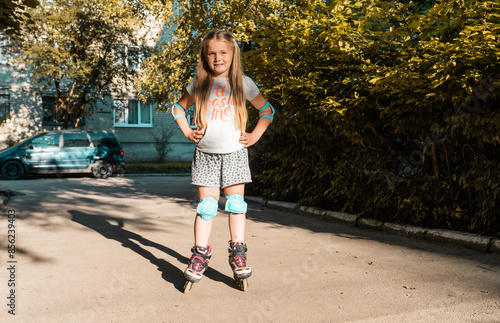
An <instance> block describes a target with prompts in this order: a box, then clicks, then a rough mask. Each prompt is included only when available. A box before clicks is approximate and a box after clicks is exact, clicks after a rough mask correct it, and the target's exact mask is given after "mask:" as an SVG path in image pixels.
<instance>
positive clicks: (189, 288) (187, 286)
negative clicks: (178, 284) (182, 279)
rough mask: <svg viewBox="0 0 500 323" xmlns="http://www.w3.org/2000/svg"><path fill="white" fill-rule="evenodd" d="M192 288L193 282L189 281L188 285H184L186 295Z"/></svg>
mask: <svg viewBox="0 0 500 323" xmlns="http://www.w3.org/2000/svg"><path fill="white" fill-rule="evenodd" d="M192 287H193V282H192V281H189V280H188V281H186V284H185V285H184V294H185V293H187V292H189V291H190V290H191V288H192Z"/></svg>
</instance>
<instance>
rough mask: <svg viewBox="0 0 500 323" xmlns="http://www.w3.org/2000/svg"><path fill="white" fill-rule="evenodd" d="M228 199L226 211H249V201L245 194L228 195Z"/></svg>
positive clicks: (236, 212)
mask: <svg viewBox="0 0 500 323" xmlns="http://www.w3.org/2000/svg"><path fill="white" fill-rule="evenodd" d="M226 199H227V201H226V212H229V213H233V214H239V213H247V203H246V202H245V201H244V200H243V196H241V195H240V194H233V195H227V196H226Z"/></svg>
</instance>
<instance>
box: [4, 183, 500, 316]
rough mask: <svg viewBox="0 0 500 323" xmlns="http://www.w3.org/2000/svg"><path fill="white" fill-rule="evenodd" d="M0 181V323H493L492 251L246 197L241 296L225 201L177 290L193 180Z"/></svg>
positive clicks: (495, 283)
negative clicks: (203, 261)
mask: <svg viewBox="0 0 500 323" xmlns="http://www.w3.org/2000/svg"><path fill="white" fill-rule="evenodd" d="M0 189H8V190H10V191H11V192H12V193H13V196H11V197H10V200H9V202H8V204H7V205H6V206H5V207H3V208H2V210H1V211H2V217H0V247H1V248H0V260H1V262H2V268H4V269H3V270H1V271H0V286H2V287H0V296H1V297H2V299H3V303H2V307H3V311H2V314H0V321H1V322H11V321H12V322H15V321H18V322H500V256H499V254H498V253H490V252H482V251H478V250H473V249H470V248H466V247H463V246H460V245H454V244H449V243H440V242H431V241H426V240H423V239H419V238H412V237H404V236H400V235H396V234H391V233H389V232H385V231H377V230H370V229H367V228H364V227H358V226H349V225H346V224H343V223H339V222H329V221H323V220H321V219H317V218H314V217H305V216H303V215H300V214H297V213H293V212H288V211H286V210H285V211H283V210H279V209H276V208H270V207H267V206H263V205H261V204H259V203H256V202H254V201H249V210H248V214H247V217H248V221H247V244H248V247H249V251H248V256H249V263H250V265H251V266H252V269H253V275H252V277H251V278H250V279H249V290H248V291H247V292H243V291H241V290H240V289H239V288H238V285H237V284H236V283H235V282H234V280H233V278H232V272H231V269H230V267H229V265H228V262H227V242H228V239H229V233H228V228H227V214H226V213H225V212H224V211H223V209H220V210H219V213H218V215H217V217H216V218H215V220H214V226H213V231H212V236H211V245H212V249H213V256H212V259H211V260H210V267H209V269H208V270H207V272H206V276H205V277H204V278H203V279H202V280H201V281H200V282H199V283H197V284H195V285H194V287H193V289H192V290H191V291H190V292H189V293H187V294H184V293H183V286H184V278H183V270H184V269H185V267H186V265H187V261H188V258H189V256H190V249H191V247H192V243H193V221H194V215H195V210H196V189H195V187H194V186H191V185H190V184H189V177H187V176H138V177H113V178H109V179H107V180H96V179H94V178H91V177H78V178H41V179H25V180H18V181H1V182H0ZM221 207H222V205H221ZM9 230H10V231H9Z"/></svg>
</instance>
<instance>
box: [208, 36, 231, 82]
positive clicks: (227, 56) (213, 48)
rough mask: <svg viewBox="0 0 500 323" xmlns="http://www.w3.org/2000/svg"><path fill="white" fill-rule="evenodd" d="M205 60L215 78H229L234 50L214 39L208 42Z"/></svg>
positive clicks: (225, 43) (223, 42)
mask: <svg viewBox="0 0 500 323" xmlns="http://www.w3.org/2000/svg"><path fill="white" fill-rule="evenodd" d="M205 59H206V60H207V63H208V67H209V68H210V69H211V70H212V73H213V76H214V77H227V76H228V75H229V68H230V67H231V64H232V63H233V50H232V49H231V46H229V44H228V43H227V42H225V41H222V40H217V39H212V40H210V41H209V42H208V46H207V55H206V58H205Z"/></svg>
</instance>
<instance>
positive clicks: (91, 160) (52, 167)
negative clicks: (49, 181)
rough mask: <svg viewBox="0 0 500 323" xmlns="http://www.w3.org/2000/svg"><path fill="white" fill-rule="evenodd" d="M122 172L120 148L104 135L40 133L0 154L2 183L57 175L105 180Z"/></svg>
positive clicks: (112, 136) (113, 137)
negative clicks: (83, 175)
mask: <svg viewBox="0 0 500 323" xmlns="http://www.w3.org/2000/svg"><path fill="white" fill-rule="evenodd" d="M124 168H125V162H124V161H123V148H122V145H121V143H120V141H119V140H118V138H116V136H115V135H114V134H112V133H108V132H97V131H70V130H68V131H57V132H43V133H40V134H38V135H35V136H33V137H31V138H29V139H27V140H25V141H23V142H21V143H19V144H17V145H15V146H14V147H11V148H7V149H4V150H2V151H0V170H1V174H2V177H3V178H4V179H19V178H21V177H23V176H24V175H25V174H60V173H93V174H94V176H95V177H96V178H108V177H109V176H111V174H113V172H116V171H117V170H120V169H124Z"/></svg>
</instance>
